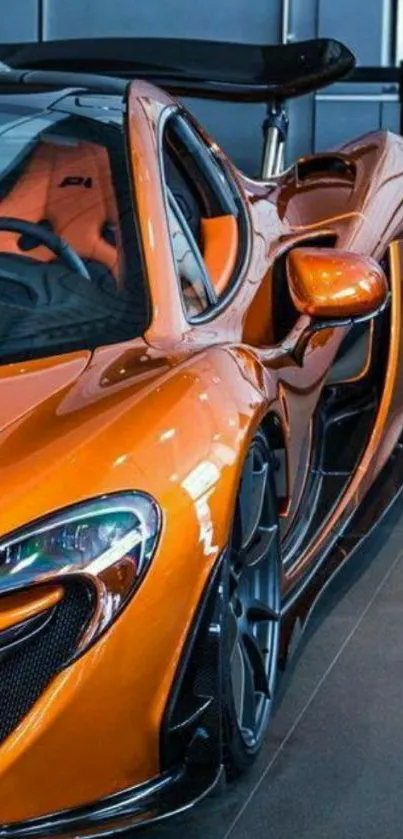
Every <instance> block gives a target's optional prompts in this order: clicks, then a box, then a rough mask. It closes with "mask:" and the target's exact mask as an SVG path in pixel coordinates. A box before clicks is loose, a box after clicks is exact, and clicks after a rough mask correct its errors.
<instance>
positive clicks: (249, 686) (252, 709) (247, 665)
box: [240, 642, 256, 737]
mask: <svg viewBox="0 0 403 839" xmlns="http://www.w3.org/2000/svg"><path fill="white" fill-rule="evenodd" d="M240 649H241V653H242V659H243V664H244V688H243V697H242V713H241V726H242V728H243V729H244V730H245V729H246V730H247V731H249V732H250V735H251V736H252V737H253V736H254V733H255V725H256V687H255V680H254V672H253V667H252V663H251V660H250V656H249V655H248V652H247V650H246V648H245V644H244V643H242V642H241V644H240ZM244 733H245V731H244Z"/></svg>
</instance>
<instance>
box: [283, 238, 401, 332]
mask: <svg viewBox="0 0 403 839" xmlns="http://www.w3.org/2000/svg"><path fill="white" fill-rule="evenodd" d="M287 277H288V285H289V289H290V294H291V298H292V301H293V303H294V306H295V308H296V309H297V311H299V312H301V314H306V315H310V316H311V317H312V318H316V319H318V320H320V319H321V318H323V319H325V320H326V319H327V318H330V319H331V318H340V319H341V320H343V318H346V317H347V318H351V317H356V318H362V317H366V316H367V315H371V314H373V313H374V312H376V311H377V310H378V309H379V308H380V307H381V306H383V305H384V303H385V302H386V298H387V294H388V284H387V280H386V277H385V274H384V272H383V270H382V268H381V266H380V265H379V264H378V263H377V262H375V260H374V259H371V258H369V257H363V256H358V255H357V254H354V253H349V252H348V251H347V252H342V251H339V250H334V249H327V248H317V249H315V248H294V249H293V250H292V251H291V252H290V254H289V255H288V257H287Z"/></svg>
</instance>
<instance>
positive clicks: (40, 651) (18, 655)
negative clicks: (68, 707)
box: [0, 582, 93, 743]
mask: <svg viewBox="0 0 403 839" xmlns="http://www.w3.org/2000/svg"><path fill="white" fill-rule="evenodd" d="M92 611H93V605H92V598H91V594H90V590H89V589H88V588H87V587H86V586H85V585H84V584H82V583H79V582H77V583H76V582H75V583H72V584H69V586H68V587H66V591H65V596H64V598H63V600H62V601H61V602H60V604H59V605H58V606H57V608H56V609H55V612H54V615H53V616H52V618H51V620H50V621H49V623H48V624H47V625H46V626H45V627H44V628H43V630H42V631H40V632H39V633H38V634H37V635H35V636H34V637H33V638H32V639H30V640H28V641H26V642H25V643H24V642H23V643H22V644H21V645H20V646H19V647H17V648H16V649H15V650H14V651H10V652H9V653H8V654H7V653H5V657H4V658H3V659H0V743H2V742H3V740H5V738H6V737H7V736H8V735H9V734H10V733H11V732H12V731H13V729H14V728H16V726H17V725H18V723H19V722H21V720H22V719H23V717H24V716H25V715H26V714H27V713H28V711H29V710H30V709H31V708H32V706H33V705H34V703H35V702H36V700H37V699H39V697H40V695H41V693H43V691H44V690H45V688H46V687H47V685H48V684H49V682H50V681H51V679H52V678H53V676H54V675H55V674H56V673H57V671H58V670H59V669H60V668H61V667H62V666H63V664H65V663H66V662H67V661H68V660H69V658H70V657H71V656H72V654H73V653H74V651H75V649H76V645H77V642H78V640H79V638H80V637H81V634H82V631H83V629H84V627H85V625H86V624H87V623H88V621H89V619H90V617H91V614H92Z"/></svg>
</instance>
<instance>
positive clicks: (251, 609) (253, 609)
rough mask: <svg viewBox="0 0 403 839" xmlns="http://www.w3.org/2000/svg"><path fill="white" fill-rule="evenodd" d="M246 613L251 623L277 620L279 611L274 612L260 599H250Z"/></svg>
mask: <svg viewBox="0 0 403 839" xmlns="http://www.w3.org/2000/svg"><path fill="white" fill-rule="evenodd" d="M246 611H247V615H248V619H249V620H250V621H251V623H259V622H260V621H279V620H280V612H276V610H275V609H272V608H271V606H268V605H267V604H266V603H263V601H262V600H256V599H255V600H252V601H251V602H250V603H249V604H248V606H247V609H246Z"/></svg>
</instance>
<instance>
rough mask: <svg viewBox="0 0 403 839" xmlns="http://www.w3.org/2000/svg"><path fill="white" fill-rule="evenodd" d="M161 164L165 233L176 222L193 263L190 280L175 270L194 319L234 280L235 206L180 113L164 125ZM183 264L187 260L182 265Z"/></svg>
mask: <svg viewBox="0 0 403 839" xmlns="http://www.w3.org/2000/svg"><path fill="white" fill-rule="evenodd" d="M163 164H164V176H165V183H166V187H167V191H168V195H169V196H170V198H169V204H170V225H171V233H172V231H173V230H174V229H175V230H176V236H178V234H177V225H178V224H179V227H180V228H181V230H182V233H183V235H184V237H185V239H186V240H187V241H188V247H189V252H190V253H191V254H192V259H193V261H194V262H193V264H194V270H193V272H192V277H193V281H192V279H190V280H189V277H188V278H187V279H186V280H185V278H184V275H183V273H182V274H180V272H179V269H178V273H179V275H180V283H181V288H182V292H183V295H184V306H185V310H186V313H187V314H188V316H189V317H194V316H195V315H198V314H202V313H203V312H204V311H205V310H206V309H207V308H208V307H209V306H212V305H214V303H216V302H217V300H218V299H219V298H220V296H221V295H222V294H223V293H225V291H226V290H227V288H228V287H229V286H230V285H231V284H232V282H233V280H234V278H235V277H236V273H237V269H238V267H239V256H240V247H239V244H240V239H241V237H240V235H239V232H240V218H239V216H240V207H239V203H238V201H237V195H236V194H235V188H234V186H233V185H232V184H231V183H230V182H229V181H228V179H227V178H226V176H225V174H224V172H223V170H222V169H221V167H220V165H219V163H218V161H217V160H216V159H215V158H214V155H213V154H212V153H211V151H210V149H209V148H208V146H207V145H205V143H204V142H203V140H202V139H201V138H200V137H199V136H198V135H197V134H196V133H195V131H194V130H193V128H192V126H191V125H190V124H189V122H188V121H187V120H186V119H185V118H184V117H183V116H181V115H180V114H175V115H174V116H173V117H171V118H170V119H169V120H168V122H167V124H166V126H165V132H164V140H163ZM174 225H176V227H175V226H174ZM178 241H179V240H178ZM182 241H183V240H182ZM173 247H174V253H175V258H176V262H177V265H178V259H177V253H176V252H177V250H178V245H177V244H176V245H175V243H174V239H173ZM189 260H190V257H189V256H188V257H187V264H189ZM196 265H197V266H198V272H199V282H198V285H197V288H195V285H194V276H195V266H196ZM192 282H193V285H192ZM185 288H186V292H185ZM191 300H192V302H190V301H191Z"/></svg>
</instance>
